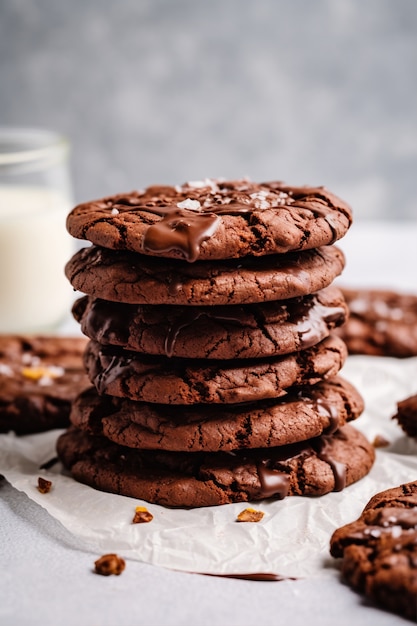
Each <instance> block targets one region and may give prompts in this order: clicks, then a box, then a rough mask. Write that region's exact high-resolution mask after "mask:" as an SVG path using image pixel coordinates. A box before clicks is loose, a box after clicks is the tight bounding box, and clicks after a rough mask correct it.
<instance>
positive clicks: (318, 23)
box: [0, 0, 417, 218]
mask: <svg viewBox="0 0 417 626" xmlns="http://www.w3.org/2000/svg"><path fill="white" fill-rule="evenodd" d="M0 60H1V76H0V124H5V125H29V126H43V127H49V128H53V129H57V130H60V131H62V132H64V133H66V134H67V135H68V136H69V138H70V139H71V142H72V145H73V154H72V166H73V175H74V186H75V199H76V200H77V201H81V200H87V199H91V198H95V197H100V196H102V195H105V194H108V193H113V192H119V191H123V192H124V191H128V190H130V189H132V188H140V187H143V186H145V185H147V184H154V183H181V182H184V181H186V180H195V179H199V178H204V177H206V176H223V177H227V178H228V177H233V178H236V177H241V176H250V177H251V178H252V179H254V180H267V179H281V180H285V181H287V182H289V183H294V184H312V185H313V184H325V185H326V186H328V187H329V188H330V189H332V190H333V191H334V192H336V193H338V194H339V195H341V196H343V197H344V198H345V199H346V200H347V201H349V202H350V203H351V204H352V206H353V208H354V210H355V214H356V217H359V218H362V217H363V218H368V217H369V218H371V217H414V216H415V217H417V193H416V191H417V176H416V174H417V1H416V0H256V1H255V0H254V1H247V0H175V1H174V0H171V1H169V0H165V1H164V0H118V1H112V0H71V2H64V1H63V0H31V1H29V0H27V1H25V0H0Z"/></svg>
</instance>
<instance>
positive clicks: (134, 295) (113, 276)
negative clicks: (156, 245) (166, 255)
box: [65, 246, 345, 306]
mask: <svg viewBox="0 0 417 626" xmlns="http://www.w3.org/2000/svg"><path fill="white" fill-rule="evenodd" d="M344 264H345V259H344V255H343V253H342V252H341V251H340V250H339V249H338V248H337V247H335V246H328V247H324V248H318V249H315V250H305V251H303V252H296V253H289V254H285V255H271V256H265V257H253V256H252V257H247V258H245V259H239V260H229V261H218V262H217V263H211V262H204V263H203V262H201V263H199V262H196V263H191V264H190V263H187V262H185V261H176V260H170V261H169V263H167V261H166V259H159V258H152V257H146V256H144V255H139V254H134V253H132V252H124V251H115V250H106V249H105V248H98V247H96V246H90V247H88V248H83V249H82V250H79V251H78V252H77V253H76V254H75V255H74V256H73V257H72V259H70V261H69V262H68V263H67V265H66V269H65V271H66V275H67V278H68V279H69V281H70V282H71V284H72V286H73V287H74V288H75V289H77V290H79V291H81V292H83V293H86V294H87V295H90V296H93V297H94V298H102V299H103V300H111V301H113V302H124V303H127V304H152V305H155V304H175V305H186V306H189V305H194V306H200V305H209V306H214V305H224V304H227V305H231V304H248V303H256V302H268V301H271V300H287V299H289V298H295V297H298V296H304V295H307V294H311V293H315V292H316V291H318V290H319V289H323V288H324V287H327V286H328V285H329V284H330V283H331V282H332V281H333V280H334V279H335V278H336V276H338V275H339V274H340V273H341V272H342V270H343V268H344Z"/></svg>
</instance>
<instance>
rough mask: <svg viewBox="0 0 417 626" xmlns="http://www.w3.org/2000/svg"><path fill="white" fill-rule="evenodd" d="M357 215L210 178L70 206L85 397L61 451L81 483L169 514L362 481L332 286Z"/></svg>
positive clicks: (358, 402) (277, 188)
mask: <svg viewBox="0 0 417 626" xmlns="http://www.w3.org/2000/svg"><path fill="white" fill-rule="evenodd" d="M350 224H351V212H350V209H349V207H348V206H347V205H346V204H345V203H344V202H342V201H341V200H340V199H339V198H337V197H335V196H334V195H333V194H331V193H330V192H329V191H327V190H326V189H325V188H321V187H320V188H308V187H298V188H297V187H289V186H286V185H284V184H282V183H278V182H270V183H263V184H255V183H253V182H250V181H248V180H240V181H215V180H205V181H202V182H196V183H187V184H185V185H183V186H181V187H149V188H147V189H146V190H145V191H142V192H133V193H130V194H128V195H119V196H114V197H111V198H105V199H103V200H99V201H95V202H90V203H86V204H82V205H79V206H77V207H76V208H75V209H73V211H72V212H71V213H70V215H69V216H68V221H67V225H68V230H69V232H70V233H71V234H72V235H73V236H74V237H77V238H81V239H86V240H89V241H90V242H91V243H92V244H93V245H91V246H89V247H87V248H83V249H82V250H80V251H79V252H77V253H76V254H75V255H74V257H73V258H72V259H71V260H70V261H69V262H68V264H67V267H66V274H67V277H68V279H69V280H70V282H71V283H72V285H73V287H74V288H75V289H76V290H79V291H81V292H83V293H84V294H86V295H85V296H84V297H82V298H81V299H79V300H78V301H77V302H76V303H75V305H74V308H73V314H74V316H75V318H76V320H77V321H78V322H79V323H80V325H81V329H82V331H83V333H84V334H86V335H87V336H88V337H89V338H90V342H89V344H88V345H87V348H86V350H85V354H84V365H85V369H86V372H87V374H88V376H89V378H90V381H91V383H92V387H91V388H89V389H88V390H86V391H84V392H82V393H81V394H80V395H79V397H78V398H77V400H76V401H75V402H74V404H73V408H72V413H71V422H72V426H71V428H69V429H68V431H67V432H65V433H64V434H63V435H61V437H60V438H59V440H58V446H57V448H58V454H59V457H60V458H61V460H62V462H63V464H64V466H65V467H67V468H68V469H69V470H70V471H71V473H72V475H73V476H74V477H75V478H76V479H77V480H79V481H81V482H84V483H87V484H89V485H92V486H93V487H95V488H97V489H101V490H104V491H110V492H115V493H120V494H124V495H128V496H133V497H136V498H140V499H144V500H147V501H149V502H154V503H158V504H162V505H166V506H176V507H198V506H209V505H218V504H224V503H228V502H241V501H255V500H260V499H263V498H283V497H285V496H287V495H295V494H297V495H313V496H317V495H322V494H325V493H328V492H330V491H332V490H339V489H342V488H343V487H344V486H345V485H349V484H351V483H353V482H355V481H357V480H359V479H360V478H361V477H363V476H364V475H365V474H366V473H367V472H368V471H369V469H370V468H371V466H372V463H373V460H374V452H373V448H372V446H371V445H370V444H369V443H368V442H367V441H366V439H365V438H364V437H363V435H362V434H361V433H359V432H358V431H357V430H356V429H355V428H353V427H352V426H350V425H346V423H347V422H349V421H351V420H354V419H355V418H357V417H358V416H359V415H360V413H361V412H362V409H363V404H362V399H361V397H360V395H359V394H358V392H357V391H356V390H355V389H354V388H353V387H352V386H351V385H350V384H349V383H348V382H347V381H345V380H343V379H342V378H341V377H339V376H338V372H339V370H340V369H341V367H342V365H343V363H344V360H345V357H346V347H345V344H344V343H343V341H342V340H341V339H340V338H338V337H332V335H331V332H332V329H334V328H335V327H337V326H340V325H341V324H343V323H344V321H345V318H346V315H347V307H346V304H345V302H344V298H343V295H342V293H341V292H340V290H338V289H337V288H336V287H335V286H333V285H332V284H331V283H332V282H333V280H334V279H335V277H336V276H338V275H339V274H340V273H341V271H342V270H343V267H344V257H343V254H342V253H341V251H340V250H339V249H338V248H337V247H336V246H334V245H333V244H334V243H335V241H337V240H338V239H339V238H340V237H342V236H343V235H344V234H345V233H346V231H347V230H348V228H349V226H350Z"/></svg>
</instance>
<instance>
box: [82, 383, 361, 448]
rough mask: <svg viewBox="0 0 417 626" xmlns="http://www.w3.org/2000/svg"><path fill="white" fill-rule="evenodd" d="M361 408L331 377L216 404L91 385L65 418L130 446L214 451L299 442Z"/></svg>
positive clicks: (350, 390)
mask: <svg viewBox="0 0 417 626" xmlns="http://www.w3.org/2000/svg"><path fill="white" fill-rule="evenodd" d="M362 410H363V401H362V398H361V397H360V395H359V394H358V392H357V391H356V390H355V389H354V388H353V387H352V385H350V384H349V383H348V382H347V381H345V380H342V379H341V378H334V379H331V380H329V381H326V382H321V383H318V384H317V385H315V386H314V387H306V388H304V389H303V390H300V391H298V392H292V393H289V394H287V395H286V396H284V397H282V398H280V399H275V400H269V401H263V402H256V403H246V404H237V405H236V404H230V405H220V406H219V405H216V406H212V405H193V406H181V405H180V406H178V405H177V406H175V405H172V406H168V405H163V404H147V403H140V402H132V401H131V400H126V399H122V398H115V397H111V396H99V395H98V394H97V392H96V390H95V389H91V390H86V391H85V392H84V393H82V394H81V395H80V396H79V397H78V399H77V400H76V401H75V402H74V405H73V410H72V412H71V421H72V423H73V424H74V425H75V426H77V428H80V429H82V430H86V431H88V432H90V433H91V434H96V435H101V434H103V435H105V436H106V437H107V438H108V439H111V440H112V441H114V442H115V443H118V444H121V445H124V446H128V447H131V448H142V449H155V450H175V451H184V452H186V451H189V452H191V451H192V452H195V451H200V450H203V451H213V452H215V451H217V450H227V451H231V450H235V449H237V448H263V447H271V446H282V445H285V444H288V443H294V442H297V441H303V440H305V439H310V438H311V437H317V436H319V435H321V434H322V433H323V432H327V433H329V432H333V431H334V430H336V428H338V427H339V426H343V425H344V424H345V422H347V421H350V420H354V419H356V418H357V417H358V416H359V415H360V413H361V412H362Z"/></svg>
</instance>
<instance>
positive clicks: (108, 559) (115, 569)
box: [94, 554, 126, 576]
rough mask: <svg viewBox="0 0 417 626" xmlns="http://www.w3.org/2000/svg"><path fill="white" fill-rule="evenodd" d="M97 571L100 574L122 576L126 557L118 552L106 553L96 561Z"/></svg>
mask: <svg viewBox="0 0 417 626" xmlns="http://www.w3.org/2000/svg"><path fill="white" fill-rule="evenodd" d="M94 566H95V572H96V574H100V576H112V575H114V576H120V574H121V573H122V572H123V570H124V569H125V567H126V563H125V561H124V559H122V558H121V557H120V556H118V555H117V554H104V555H103V556H101V557H100V558H99V559H97V561H94Z"/></svg>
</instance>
